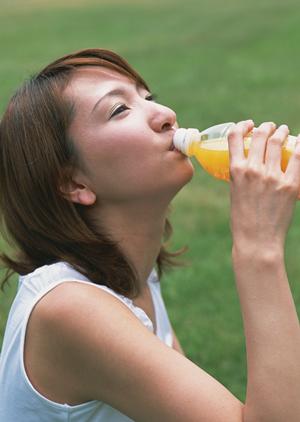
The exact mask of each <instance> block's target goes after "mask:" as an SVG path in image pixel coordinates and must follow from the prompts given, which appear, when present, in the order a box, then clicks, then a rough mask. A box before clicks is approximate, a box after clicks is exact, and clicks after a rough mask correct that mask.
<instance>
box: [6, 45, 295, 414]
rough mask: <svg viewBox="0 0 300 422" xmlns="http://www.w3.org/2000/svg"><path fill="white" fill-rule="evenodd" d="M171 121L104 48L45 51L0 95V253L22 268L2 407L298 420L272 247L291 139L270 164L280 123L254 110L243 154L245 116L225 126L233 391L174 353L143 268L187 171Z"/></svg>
mask: <svg viewBox="0 0 300 422" xmlns="http://www.w3.org/2000/svg"><path fill="white" fill-rule="evenodd" d="M175 128H176V115H175V113H174V112H173V111H172V110H170V109H169V108H167V107H164V106H162V105H159V104H157V103H155V102H153V97H152V96H151V93H150V91H149V88H148V86H147V84H146V83H145V82H144V81H143V79H142V78H141V77H140V76H139V75H138V74H137V73H136V72H135V71H134V70H133V69H132V68H131V67H130V66H129V65H128V64H127V63H126V62H125V61H124V60H123V59H121V58H120V57H119V56H117V55H115V54H114V53H111V52H108V51H105V50H85V51H81V52H78V53H75V54H71V55H69V56H65V57H63V58H61V59H58V60H57V61H56V62H54V63H52V64H50V65H49V66H47V67H46V68H45V69H44V70H43V71H42V72H40V73H39V74H38V75H37V76H36V77H34V78H32V79H31V80H30V81H29V82H27V83H26V84H25V85H24V86H23V87H22V88H21V89H20V90H19V91H18V92H17V93H16V95H15V96H14V97H13V98H12V100H11V102H10V104H9V106H8V108H7V111H6V113H5V115H4V117H3V119H2V121H1V132H0V133H1V142H0V144H1V146H0V151H1V155H0V157H1V163H0V168H1V170H0V171H1V174H0V180H1V186H0V188H1V209H2V214H3V220H4V223H5V226H6V229H7V231H8V233H9V234H10V236H11V238H13V239H14V241H15V245H16V247H17V249H18V251H19V254H18V256H16V257H14V258H12V257H8V256H5V257H3V259H4V261H5V263H6V265H7V266H8V268H10V269H11V270H13V271H16V272H18V273H19V274H22V276H21V277H20V283H19V289H18V293H17V296H16V299H15V301H14V303H13V305H12V308H11V312H10V315H9V319H8V323H7V328H6V332H5V337H4V343H3V349H2V354H1V367H0V387H1V392H0V419H1V420H3V421H5V422H15V421H16V420H22V421H24V422H26V421H30V422H34V421H39V422H40V421H51V422H53V421H69V420H72V421H97V422H98V421H106V422H116V421H118V422H121V421H129V420H134V421H151V422H153V421H161V422H168V421H172V422H174V421H180V422H181V421H184V422H189V421H197V422H199V421H201V422H202V421H203V422H204V421H205V422H208V421H209V422H224V421H226V422H227V421H228V422H242V421H245V422H252V421H253V422H254V421H255V422H259V421H264V422H265V421H272V422H276V421H280V422H283V421H289V422H293V421H295V422H296V421H299V419H300V403H299V393H300V360H299V357H300V331H299V323H298V318H297V313H296V310H295V306H294V302H293V299H292V296H291V292H290V289H289V284H288V280H287V276H286V273H285V265H284V257H283V255H284V241H285V236H286V232H287V230H288V227H289V224H290V221H291V217H292V213H293V208H294V205H295V201H296V198H297V194H298V191H299V185H300V158H299V157H300V146H299V145H298V146H297V148H296V152H295V154H294V155H293V156H292V158H291V160H290V162H289V166H288V168H287V171H286V173H282V172H281V170H280V154H281V144H282V142H283V141H284V139H285V138H286V136H287V134H288V128H287V127H286V126H280V127H279V128H276V126H275V125H274V124H273V123H263V124H262V125H261V126H260V127H259V128H258V129H257V130H255V132H254V136H253V143H252V146H251V151H250V153H249V156H248V158H247V159H246V158H245V156H244V150H243V144H242V139H243V136H244V135H245V134H246V133H247V132H249V130H251V129H253V122H252V121H246V122H240V123H238V124H237V125H236V127H235V128H234V129H233V130H232V132H231V134H230V139H229V141H230V142H229V143H230V156H231V178H232V181H231V203H232V212H231V224H232V236H233V266H234V270H235V274H236V282H237V289H238V293H239V297H240V302H241V308H242V313H243V318H244V325H245V336H246V346H247V360H248V387H247V397H246V402H245V404H242V403H241V402H240V401H239V400H238V399H237V398H235V397H234V396H233V395H232V394H231V393H230V392H229V391H228V390H227V389H226V388H225V387H224V386H222V385H221V384H220V383H219V382H218V381H216V380H215V379H213V378H212V377H211V376H209V375H208V374H207V373H205V372H204V371H203V370H201V369H200V368H199V367H197V366H196V365H195V364H193V363H192V362H191V361H189V360H188V359H187V358H186V357H185V356H184V355H183V353H182V351H181V348H180V345H179V343H178V341H177V339H176V336H175V334H174V333H173V331H172V328H171V325H170V322H169V320H168V317H167V313H166V310H165V307H164V303H163V301H162V298H161V295H160V289H159V283H158V280H157V275H156V272H155V271H153V268H154V267H155V264H157V267H158V270H159V273H161V271H162V269H163V268H164V267H165V266H166V265H172V262H173V259H174V255H172V254H171V253H169V252H168V251H167V250H166V249H165V247H164V246H163V244H162V242H161V239H162V237H163V235H164V234H167V232H168V231H169V228H170V226H169V223H168V220H167V212H168V206H169V203H170V201H171V200H172V199H173V197H174V196H175V194H176V193H177V192H178V191H179V190H180V189H181V188H182V187H183V186H184V185H185V184H186V183H187V182H188V181H189V180H190V179H191V177H192V175H193V168H192V165H191V162H190V161H189V159H188V158H187V157H185V156H183V155H182V154H181V153H179V152H178V151H176V150H174V148H173V147H172V138H173V134H174V131H175ZM265 149H266V157H265V161H264V153H265ZM249 263H251V265H249Z"/></svg>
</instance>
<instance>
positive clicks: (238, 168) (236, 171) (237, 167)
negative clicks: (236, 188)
mask: <svg viewBox="0 0 300 422" xmlns="http://www.w3.org/2000/svg"><path fill="white" fill-rule="evenodd" d="M243 173H244V166H243V165H242V164H241V163H234V164H231V165H230V174H231V175H232V176H233V177H240V176H241V175H242V174H243Z"/></svg>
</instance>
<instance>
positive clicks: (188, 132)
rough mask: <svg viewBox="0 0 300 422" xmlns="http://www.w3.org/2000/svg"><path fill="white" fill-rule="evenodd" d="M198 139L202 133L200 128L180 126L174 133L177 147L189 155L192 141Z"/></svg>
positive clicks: (174, 141) (174, 142)
mask: <svg viewBox="0 0 300 422" xmlns="http://www.w3.org/2000/svg"><path fill="white" fill-rule="evenodd" d="M196 139H200V133H199V130H198V129H192V128H189V129H185V128H179V129H177V130H176V132H175V133H174V137H173V144H174V146H175V148H176V149H178V150H179V151H181V152H182V153H183V154H186V155H187V154H188V149H189V145H190V142H191V141H192V140H196Z"/></svg>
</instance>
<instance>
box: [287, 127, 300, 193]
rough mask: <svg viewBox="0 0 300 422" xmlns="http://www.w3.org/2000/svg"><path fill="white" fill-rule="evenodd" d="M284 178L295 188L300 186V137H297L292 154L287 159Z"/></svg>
mask: <svg viewBox="0 0 300 422" xmlns="http://www.w3.org/2000/svg"><path fill="white" fill-rule="evenodd" d="M285 177H286V178H287V180H293V182H294V183H295V185H296V186H298V187H299V186H300V135H298V137H297V140H296V145H295V149H294V152H293V153H292V155H291V157H290V159H289V162H288V165H287V168H286V171H285Z"/></svg>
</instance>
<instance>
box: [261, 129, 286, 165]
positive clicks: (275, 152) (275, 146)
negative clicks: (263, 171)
mask: <svg viewBox="0 0 300 422" xmlns="http://www.w3.org/2000/svg"><path fill="white" fill-rule="evenodd" d="M288 134H289V128H288V127H287V125H281V126H279V128H278V129H276V131H275V132H274V133H273V135H271V136H270V138H269V139H268V142H267V147H266V156H265V164H266V166H267V169H268V170H269V171H270V172H274V171H275V172H278V171H279V170H280V171H281V156H282V145H283V143H284V141H285V140H286V138H287V137H288Z"/></svg>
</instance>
